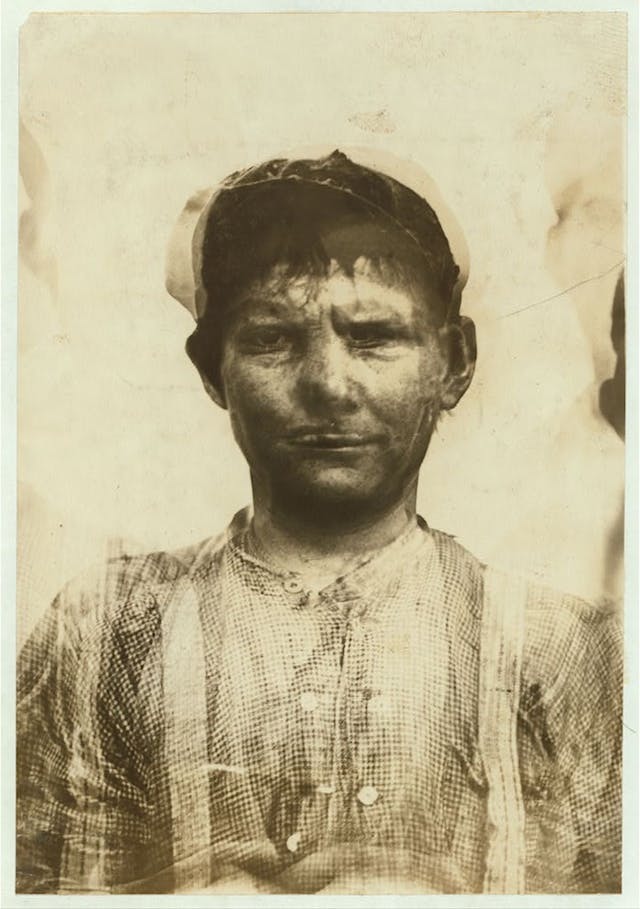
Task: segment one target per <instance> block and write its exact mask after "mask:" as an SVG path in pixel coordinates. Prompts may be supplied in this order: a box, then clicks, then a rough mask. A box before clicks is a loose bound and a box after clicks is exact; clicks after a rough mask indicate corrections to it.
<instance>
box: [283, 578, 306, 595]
mask: <svg viewBox="0 0 640 909" xmlns="http://www.w3.org/2000/svg"><path fill="white" fill-rule="evenodd" d="M282 586H283V588H284V589H285V590H286V591H287V593H301V592H302V584H301V583H300V581H299V580H298V579H297V578H285V579H284V581H283V582H282Z"/></svg>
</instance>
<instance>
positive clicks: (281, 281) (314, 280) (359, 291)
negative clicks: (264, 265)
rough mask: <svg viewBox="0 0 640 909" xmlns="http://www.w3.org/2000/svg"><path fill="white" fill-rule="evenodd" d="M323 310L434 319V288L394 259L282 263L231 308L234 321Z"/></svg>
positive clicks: (315, 314)
mask: <svg viewBox="0 0 640 909" xmlns="http://www.w3.org/2000/svg"><path fill="white" fill-rule="evenodd" d="M324 312H330V313H331V315H332V316H333V317H338V318H339V317H340V316H341V315H342V316H344V317H345V318H355V319H365V318H372V319H394V320H398V319H401V320H403V321H407V322H414V321H419V322H435V321H436V319H437V316H438V313H439V312H440V307H439V306H438V300H437V295H436V294H435V291H432V290H431V289H430V288H428V287H427V286H425V285H424V284H423V283H422V282H420V281H418V280H415V278H414V276H412V275H411V274H406V273H404V272H402V271H401V270H399V269H398V267H397V263H395V262H393V261H389V260H384V259H377V258H369V257H367V256H360V257H359V258H358V259H356V261H355V262H354V263H353V265H352V266H351V268H349V269H348V270H347V269H345V268H344V267H343V266H342V265H341V263H340V262H339V261H337V260H336V259H331V261H330V263H329V265H328V267H327V270H326V273H324V274H321V275H317V274H311V273H308V272H306V273H305V272H303V273H301V274H291V272H290V270H289V269H288V268H287V266H286V265H276V266H274V267H273V268H271V269H270V270H269V272H268V273H267V274H266V275H265V276H264V277H263V278H260V279H257V280H255V281H253V282H252V283H251V284H250V285H249V286H248V287H247V288H246V291H245V292H244V293H243V294H241V295H240V296H239V297H238V298H237V299H236V301H235V302H234V304H233V305H232V307H231V314H232V316H233V318H234V321H236V320H237V319H252V318H257V319H259V318H261V317H283V318H287V319H288V320H294V321H296V322H307V321H315V320H317V319H318V318H319V317H321V316H322V314H323V313H324Z"/></svg>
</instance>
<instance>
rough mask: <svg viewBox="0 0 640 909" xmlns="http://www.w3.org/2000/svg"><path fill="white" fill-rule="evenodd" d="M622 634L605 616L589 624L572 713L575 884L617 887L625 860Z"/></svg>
mask: <svg viewBox="0 0 640 909" xmlns="http://www.w3.org/2000/svg"><path fill="white" fill-rule="evenodd" d="M622 669H623V660H622V634H621V628H620V625H619V623H618V622H617V620H616V619H615V618H614V617H612V616H608V617H603V618H602V620H600V621H596V622H594V624H593V627H592V628H591V633H590V634H589V637H588V641H587V646H586V647H585V651H584V656H583V660H582V668H581V671H580V672H579V673H578V674H577V677H576V679H575V682H574V684H575V685H576V686H579V688H580V689H581V691H580V697H579V698H578V699H577V700H576V707H577V710H576V711H575V715H574V716H573V717H571V716H570V717H569V721H570V722H571V723H572V725H573V726H574V728H575V729H576V730H580V733H581V734H580V739H579V740H577V738H576V737H572V741H573V742H574V743H575V744H576V745H579V749H580V750H579V752H578V753H577V762H576V765H575V769H574V770H573V772H572V773H571V776H570V778H569V781H568V798H569V800H570V804H571V808H572V815H573V824H574V829H575V835H576V840H577V850H576V854H575V859H574V866H573V881H572V884H573V886H572V889H573V890H574V892H581V893H619V892H620V890H621V860H622V835H621V833H622V831H621V828H622V773H621V770H622V689H623V672H622Z"/></svg>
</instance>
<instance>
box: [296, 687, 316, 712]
mask: <svg viewBox="0 0 640 909" xmlns="http://www.w3.org/2000/svg"><path fill="white" fill-rule="evenodd" d="M300 706H301V707H302V709H303V710H306V711H311V710H315V709H316V707H317V706H318V698H317V697H316V696H315V694H314V693H313V691H304V692H303V693H302V694H301V695H300Z"/></svg>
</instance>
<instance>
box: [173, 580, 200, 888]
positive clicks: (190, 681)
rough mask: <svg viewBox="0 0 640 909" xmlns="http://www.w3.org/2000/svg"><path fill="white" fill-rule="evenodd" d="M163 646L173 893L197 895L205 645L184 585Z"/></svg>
mask: <svg viewBox="0 0 640 909" xmlns="http://www.w3.org/2000/svg"><path fill="white" fill-rule="evenodd" d="M162 643H163V662H164V700H165V715H166V718H167V729H166V737H165V751H166V760H167V769H168V774H169V789H170V794H171V815H172V821H173V852H174V864H173V874H174V881H175V889H176V890H177V891H180V890H182V889H194V890H196V889H200V888H203V887H206V886H207V884H208V883H209V858H210V856H209V849H208V848H207V845H208V841H207V837H208V834H209V831H210V823H209V777H208V772H207V705H206V700H205V698H206V685H205V664H204V642H203V639H202V627H201V624H200V616H199V614H198V599H197V596H196V592H195V590H194V589H193V587H192V586H191V582H190V581H189V580H188V579H185V580H184V581H183V582H182V583H180V584H179V586H178V589H177V590H176V591H175V594H174V595H173V597H172V598H171V601H170V603H169V605H168V608H167V610H166V612H165V614H164V617H163V628H162Z"/></svg>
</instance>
